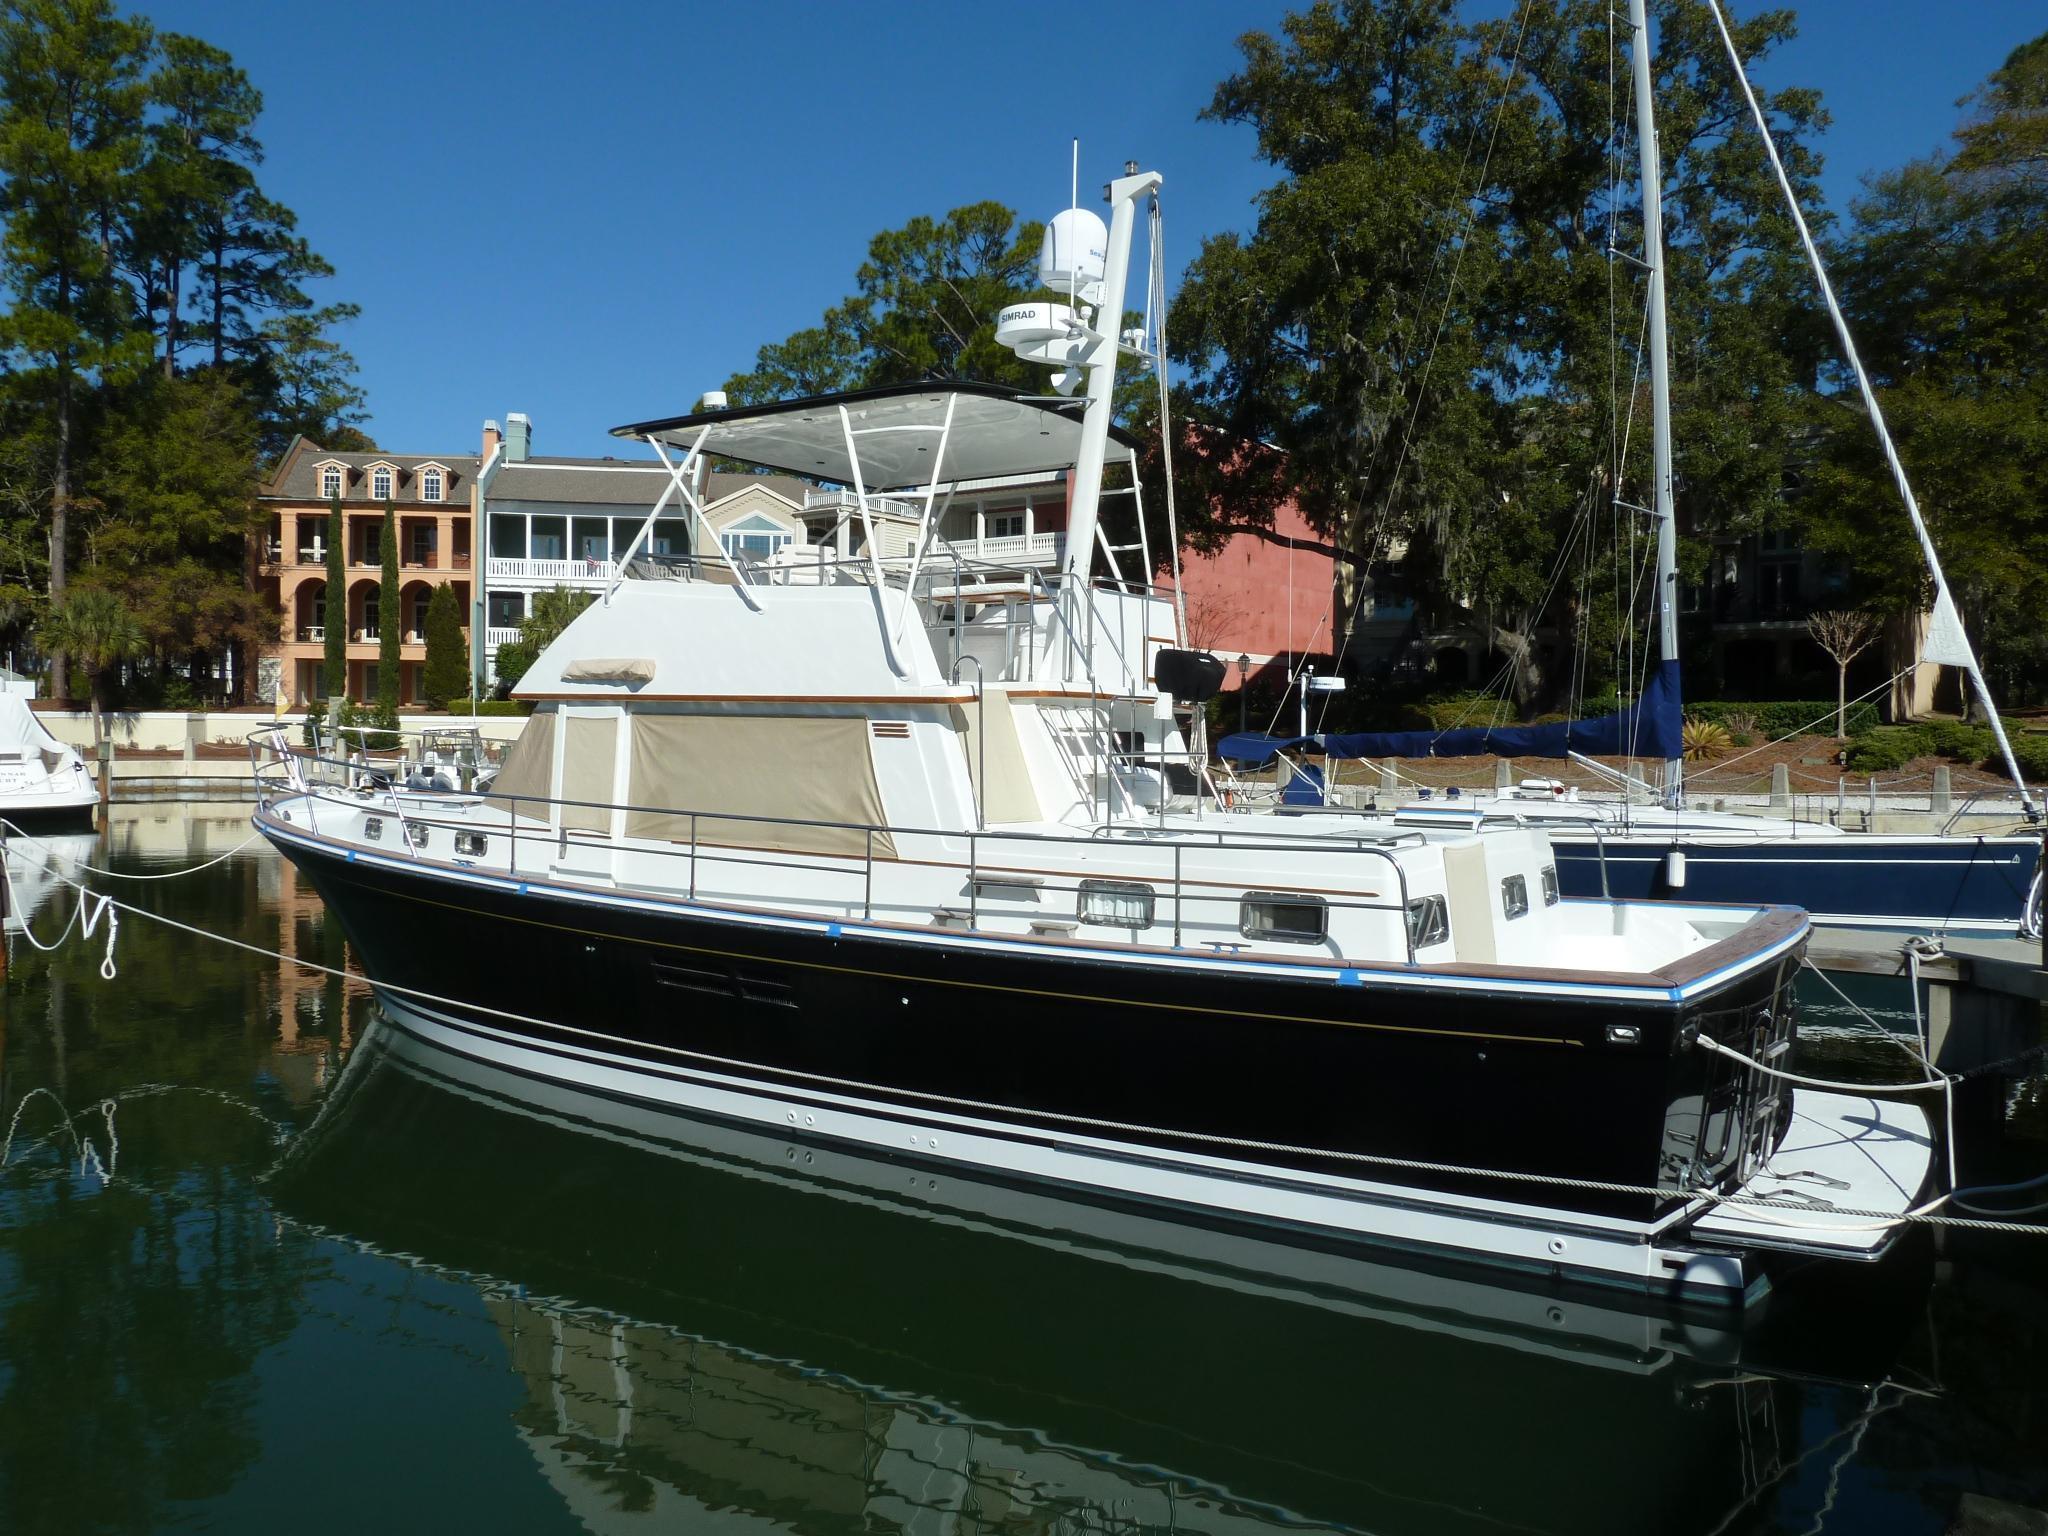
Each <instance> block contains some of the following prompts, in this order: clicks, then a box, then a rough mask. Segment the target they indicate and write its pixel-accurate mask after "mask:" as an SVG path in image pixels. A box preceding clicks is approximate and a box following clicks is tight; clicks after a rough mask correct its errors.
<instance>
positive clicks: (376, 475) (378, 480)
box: [370, 464, 391, 501]
mask: <svg viewBox="0 0 2048 1536" xmlns="http://www.w3.org/2000/svg"><path fill="white" fill-rule="evenodd" d="M370 499H371V500H372V501H389V500H390V499H391V466H390V465H388V464H379V465H378V466H377V467H376V468H375V469H373V470H371V471H370Z"/></svg>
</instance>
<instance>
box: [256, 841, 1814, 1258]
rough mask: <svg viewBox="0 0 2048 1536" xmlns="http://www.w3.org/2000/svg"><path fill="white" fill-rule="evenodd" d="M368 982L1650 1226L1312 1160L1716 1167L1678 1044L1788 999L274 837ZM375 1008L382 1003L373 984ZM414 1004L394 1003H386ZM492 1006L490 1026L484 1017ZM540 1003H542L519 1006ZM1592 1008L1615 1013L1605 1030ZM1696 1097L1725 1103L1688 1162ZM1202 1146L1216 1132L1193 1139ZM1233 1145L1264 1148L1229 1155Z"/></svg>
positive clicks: (1039, 1135) (719, 1057)
mask: <svg viewBox="0 0 2048 1536" xmlns="http://www.w3.org/2000/svg"><path fill="white" fill-rule="evenodd" d="M276 840H277V841H278V842H279V844H280V845H281V847H282V848H283V851H284V852H285V853H286V854H287V855H288V856H289V857H291V858H292V859H293V860H294V861H295V862H296V863H297V864H298V865H299V866H300V867H301V868H302V869H304V870H305V872H306V873H307V875H308V876H309V877H310V878H311V880H312V881H313V883H314V885H315V886H316V887H317V888H318V890H319V891H320V894H321V896H322V897H323V898H324V899H325V901H326V902H327V904H328V905H329V907H330V908H331V909H332V910H333V911H334V912H335V913H336V914H337V915H338V917H339V918H340V920H341V922H342V924H343V925H344V927H345V928H346V929H347V931H348V934H349V937H350V939H351V940H352V941H353V942H354V944H355V945H356V946H357V949H358V951H359V952H360V954H361V956H362V958H363V961H364V964H365V966H366V968H367V970H368V971H369V973H370V974H371V976H372V977H373V978H374V979H375V980H376V981H377V982H378V983H380V984H383V985H385V986H387V987H390V988H393V989H410V991H411V992H412V993H416V994H425V995H426V996H427V997H428V998H433V999H444V1000H445V999H460V1000H461V1001H460V1002H459V1003H450V1002H445V1001H444V1002H437V1003H435V1004H434V1005H433V1006H434V1007H435V1008H436V1009H437V1010H438V1011H439V1012H440V1013H441V1014H443V1015H444V1016H448V1017H452V1018H454V1019H456V1020H458V1021H461V1022H463V1023H466V1024H470V1025H473V1026H474V1027H476V1028H477V1029H479V1030H480V1031H483V1032H486V1033H491V1034H507V1033H509V1034H511V1035H514V1036H516V1037H518V1038H519V1039H521V1040H522V1041H524V1042H525V1043H527V1044H528V1045H530V1046H533V1047H535V1048H538V1049H541V1050H552V1051H557V1052H560V1053H563V1054H564V1055H565V1056H566V1055H567V1054H569V1053H572V1052H576V1051H586V1052H587V1051H589V1050H591V1049H593V1048H595V1049H599V1050H602V1051H604V1052H605V1053H607V1054H608V1055H610V1056H613V1057H616V1058H623V1059H625V1060H626V1061H628V1062H631V1061H641V1062H645V1063H647V1064H649V1066H650V1067H654V1066H659V1067H661V1068H664V1069H674V1068H677V1067H683V1068H696V1069H700V1070H704V1071H712V1072H718V1073H722V1074H725V1075H726V1076H728V1077H734V1076H737V1077H743V1078H745V1079H747V1080H749V1081H752V1082H754V1083H757V1084H760V1085H763V1086H765V1087H767V1088H768V1089H770V1090H771V1091H773V1092H774V1093H775V1094H776V1095H777V1096H778V1098H780V1099H782V1100H786V1101H788V1102H791V1103H800V1102H804V1101H806V1100H808V1099H816V1098H818V1097H820V1096H828V1095H830V1094H831V1093H832V1092H833V1091H835V1090H844V1089H845V1088H846V1085H849V1084H855V1085H862V1086H861V1087H860V1089H859V1092H860V1093H861V1096H862V1097H863V1098H865V1099H867V1100H869V1101H873V1102H883V1103H887V1104H890V1105H892V1106H895V1107H896V1109H897V1110H898V1111H899V1112H900V1113H901V1115H902V1116H903V1117H904V1118H906V1119H908V1120H910V1121H912V1122H913V1123H916V1122H919V1121H920V1120H923V1121H928V1122H931V1123H934V1124H936V1123H937V1122H938V1121H940V1120H942V1119H943V1118H944V1117H945V1116H946V1115H948V1114H963V1113H964V1114H968V1115H972V1116H974V1117H975V1118H976V1119H977V1120H978V1121H979V1122H981V1123H982V1124H984V1125H987V1126H994V1127H997V1128H999V1129H1000V1131H1001V1132H1002V1133H1003V1134H1008V1135H1012V1136H1015V1137H1017V1138H1019V1139H1020V1140H1025V1141H1038V1142H1044V1141H1046V1140H1048V1139H1049V1138H1052V1137H1054V1136H1057V1135H1061V1134H1065V1135H1075V1134H1096V1135H1108V1136H1113V1137H1114V1138H1115V1139H1116V1140H1117V1141H1118V1142H1120V1143H1125V1144H1136V1145H1140V1146H1146V1147H1156V1148H1158V1149H1161V1150H1162V1151H1165V1152H1171V1153H1174V1154H1178V1155H1185V1154H1188V1153H1190V1152H1194V1153H1205V1154H1209V1155H1213V1156H1218V1157H1245V1158H1250V1159H1252V1160H1254V1161H1256V1162H1258V1163H1259V1164H1261V1165H1266V1166H1271V1167H1274V1168H1278V1169H1301V1170H1307V1171H1311V1172H1314V1173H1316V1174H1321V1175H1329V1174H1333V1173H1334V1174H1340V1175H1343V1176H1346V1177H1350V1178H1356V1179H1370V1180H1378V1181H1383V1182H1393V1183H1398V1184H1402V1185H1412V1186H1419V1187H1424V1188H1430V1189H1436V1190H1443V1191H1447V1192H1452V1193H1458V1194H1464V1195H1476V1196H1481V1197H1484V1198H1488V1199H1492V1200H1506V1201H1514V1202H1518V1203H1524V1204H1529V1205H1541V1206H1552V1207H1557V1208H1562V1209H1569V1210H1573V1211H1582V1212H1594V1213H1601V1214H1607V1215H1614V1216H1623V1217H1628V1218H1631V1219H1636V1220H1643V1219H1649V1218H1650V1217H1652V1216H1653V1215H1654V1214H1656V1212H1657V1211H1659V1210H1661V1209H1663V1208H1664V1207H1666V1206H1667V1205H1670V1204H1672V1203H1674V1201H1673V1200H1669V1199H1659V1200H1652V1199H1650V1198H1649V1197H1647V1196H1628V1195H1621V1194H1612V1193H1607V1194H1603V1193H1599V1192H1589V1191H1576V1190H1563V1189H1560V1188H1558V1187H1557V1186H1554V1185H1546V1184H1542V1183H1532V1182H1519V1181H1518V1182H1507V1181H1502V1180H1499V1179H1489V1178H1474V1177H1470V1176H1461V1175H1456V1174H1450V1173H1444V1172H1441V1171H1432V1170H1424V1169H1416V1168H1403V1167H1399V1166H1392V1165H1388V1164H1382V1163H1372V1162H1365V1161H1359V1160H1357V1159H1356V1158H1346V1157H1342V1156H1332V1155H1330V1154H1362V1155H1365V1156H1367V1157H1376V1158H1385V1159H1401V1160H1411V1161H1417V1162H1430V1163H1443V1164H1449V1165H1453V1166H1454V1167H1456V1168H1481V1169H1507V1170H1517V1171H1520V1172H1524V1173H1529V1174H1539V1175H1545V1176H1552V1177H1559V1178H1569V1179H1583V1180H1599V1181H1606V1182H1612V1183H1620V1184H1628V1185H1632V1186H1638V1187H1657V1188H1662V1189H1668V1190H1673V1191H1674V1194H1675V1191H1676V1189H1677V1188H1678V1187H1680V1184H1679V1181H1681V1180H1682V1181H1683V1184H1684V1186H1685V1187H1697V1185H1698V1184H1700V1183H1722V1182H1726V1181H1727V1180H1728V1178H1729V1177H1730V1176H1731V1175H1732V1174H1733V1172H1734V1170H1735V1166H1736V1164H1737V1162H1738V1161H1739V1159H1740V1157H1741V1153H1742V1146H1741V1136H1740V1134H1738V1133H1734V1132H1733V1131H1732V1128H1734V1127H1739V1126H1740V1125H1741V1123H1742V1122H1743V1120H1744V1118H1745V1116H1747V1115H1748V1112H1749V1111H1750V1109H1751V1108H1752V1106H1751V1105H1750V1104H1749V1103H1748V1102H1747V1099H1746V1098H1745V1095H1747V1094H1748V1093H1749V1092H1750V1088H1749V1085H1748V1083H1747V1080H1746V1078H1743V1079H1740V1080H1738V1079H1737V1078H1736V1077H1735V1076H1734V1075H1732V1074H1731V1073H1730V1072H1729V1070H1728V1068H1727V1067H1726V1066H1725V1065H1724V1064H1723V1063H1722V1062H1721V1060H1720V1059H1719V1058H1716V1057H1712V1056H1710V1055H1708V1054H1707V1053H1705V1052H1702V1051H1699V1050H1696V1049H1688V1048H1685V1047H1683V1046H1682V1045H1681V1044H1680V1043H1679V1042H1680V1039H1681V1032H1682V1031H1683V1030H1684V1029H1685V1027H1686V1026H1688V1025H1700V1026H1702V1027H1704V1028H1705V1029H1706V1030H1707V1031H1708V1032H1710V1033H1712V1034H1713V1035H1715V1036H1716V1037H1717V1038H1721V1039H1724V1040H1729V1041H1731V1042H1738V1043H1739V1042H1741V1041H1743V1040H1746V1039H1748V1038H1750V1036H1751V1034H1752V1033H1753V1031H1754V1030H1755V1029H1757V1028H1759V1027H1762V1028H1769V1027H1771V1020H1772V1019H1773V1018H1775V1019H1777V1020H1778V1021H1779V1022H1780V1027H1782V1020H1783V1018H1784V1017H1785V1015H1784V1011H1783V1010H1784V1009H1785V1008H1787V1007H1789V981H1790V969H1791V965H1792V964H1793V963H1794V960H1793V954H1796V952H1793V954H1788V955H1786V956H1784V957H1781V958H1780V959H1779V960H1778V961H1776V962H1775V963H1765V964H1759V965H1753V966H1749V967H1746V968H1744V967H1736V968H1732V969H1731V973H1730V974H1729V976H1728V978H1727V979H1726V980H1725V981H1724V982H1720V983H1717V984H1713V985H1710V986H1708V987H1706V988H1705V989H1704V990H1701V991H1698V992H1695V993H1692V994H1689V995H1687V996H1686V997H1685V998H1684V999H1683V1000H1682V1001H1680V1000H1677V999H1675V998H1653V1000H1649V1001H1644V1000H1641V999H1639V998H1638V999H1633V1000H1626V1001H1617V1000H1613V999H1609V998H1604V997H1602V996H1601V995H1600V991H1599V989H1598V988H1597V987H1588V988H1586V989H1584V990H1583V991H1581V992H1580V993H1578V994H1575V995H1568V996H1551V997H1544V996H1526V995H1517V994H1516V993H1515V991H1514V990H1513V989H1512V988H1511V987H1509V986H1508V985H1507V984H1506V983H1502V984H1501V985H1500V987H1499V990H1496V991H1489V992H1485V993H1473V992H1467V993H1462V994H1457V995H1452V994H1449V993H1447V992H1444V991H1441V990H1434V989H1425V988H1418V987H1415V986H1413V985H1407V986H1402V985H1398V984H1394V983H1392V982H1376V981H1375V980H1374V979H1373V976H1372V973H1371V972H1360V973H1347V975H1352V974H1355V975H1356V976H1357V977H1358V981H1357V984H1355V985H1332V984H1331V983H1330V982H1329V981H1328V980H1327V979H1321V980H1306V979H1295V978H1291V977H1289V976H1288V975H1286V974H1285V969H1284V968H1283V967H1278V966H1275V967H1262V968H1261V974H1258V975H1247V974H1244V973H1242V972H1229V971H1223V970H1221V969H1209V970H1203V969H1199V968H1196V967H1194V966H1189V967H1185V968H1182V967H1175V968H1173V969H1165V968H1143V967H1138V966H1134V965H1132V964H1131V963H1130V962H1129V961H1127V960H1124V959H1121V958H1118V957H1116V956H1113V955H1109V956H1104V957H1102V958H1093V957H1085V956H1077V955H1075V954H1073V953H1072V952H1071V951H1069V952H1064V953H1060V952H1046V953H1023V954H1019V953H1015V952H1014V951H1013V952H1003V951H996V950H988V949H980V950H977V949H976V948H975V947H973V946H969V945H965V944H960V945H954V944H932V943H929V942H916V941H915V939H914V938H913V936H911V935H908V934H906V935H904V936H903V937H900V938H898V937H891V936H888V935H878V934H874V933H872V932H869V931H861V932H835V933H832V934H830V935H828V934H825V933H821V932H819V931H817V929H816V928H815V927H812V928H804V927H797V926H787V927H776V926H771V925H764V924H761V923H758V922H749V921H743V920H735V919H734V918H732V917H730V916H720V915H719V914H718V913H717V912H715V911H714V910H713V909H709V908H705V907H701V906H693V905H690V904H688V903H684V902H672V903H662V904H659V905H658V906H655V907H653V909H650V908H649V907H643V906H640V905H637V904H636V905H632V906H628V905H625V904H622V903H618V902H609V901H605V900H603V899H602V898H601V897H600V898H597V899H591V898H586V897H579V896H578V895H576V894H575V893H573V892H572V891H569V890H566V889H564V888H562V887H544V886H540V885H534V884H528V885H526V886H520V887H514V886H511V885H509V884H507V883H504V882H495V881H494V882H487V883H486V882H466V881H457V880H454V879H451V878H449V877H448V874H447V873H436V872H435V871H434V869H433V867H432V866H431V865H428V864H425V863H418V864H415V863H410V862H408V863H406V864H402V865H401V864H396V863H385V862H382V861H376V860H369V859H354V858H351V857H350V856H349V855H348V854H347V853H346V852H345V851H337V850H335V849H334V848H332V847H331V846H327V845H320V844H316V843H313V842H311V841H302V840H300V839H299V838H295V837H278V838H277V839H276ZM400 995H401V996H402V997H404V996H405V994H404V993H401V994H400ZM406 1000H407V1001H412V1000H413V999H411V998H406ZM507 1015H513V1016H517V1017H516V1018H508V1017H506V1016H507ZM533 1021H545V1022H533ZM1615 1026H1623V1027H1625V1028H1629V1029H1633V1030H1635V1031H1636V1042H1635V1043H1634V1044H1616V1043H1612V1041H1611V1040H1610V1035H1609V1031H1610V1029H1611V1028H1613V1027H1615ZM1702 1102H1706V1103H1708V1105H1709V1110H1710V1115H1711V1112H1712V1111H1713V1110H1714V1109H1715V1108H1724V1109H1726V1110H1727V1111H1729V1112H1730V1113H1728V1114H1724V1115H1722V1116H1721V1117H1720V1118H1719V1120H1718V1121H1716V1122H1715V1123H1716V1125H1717V1126H1718V1127H1724V1128H1731V1129H1717V1130H1716V1132H1715V1136H1716V1138H1717V1144H1716V1145H1714V1146H1710V1147H1708V1148H1707V1149H1706V1150H1705V1151H1704V1152H1702V1151H1701V1150H1700V1149H1699V1148H1698V1147H1697V1146H1696V1145H1695V1141H1696V1134H1695V1127H1696V1126H1697V1125H1698V1124H1699V1121H1700V1118H1701V1110H1700V1106H1701V1104H1702ZM1203 1138H1217V1139H1218V1140H1215V1141H1205V1140H1204V1139H1203ZM1241 1143H1263V1144H1267V1145H1264V1146H1261V1147H1257V1148H1253V1149H1249V1150H1247V1149H1245V1148H1243V1147H1242V1146H1240V1145H1237V1144H1241Z"/></svg>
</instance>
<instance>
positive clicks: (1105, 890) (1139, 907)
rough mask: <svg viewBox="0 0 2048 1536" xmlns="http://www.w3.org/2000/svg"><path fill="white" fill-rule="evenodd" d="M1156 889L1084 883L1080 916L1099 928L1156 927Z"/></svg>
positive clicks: (1119, 883)
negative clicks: (1153, 924)
mask: <svg viewBox="0 0 2048 1536" xmlns="http://www.w3.org/2000/svg"><path fill="white" fill-rule="evenodd" d="M1152 900H1153V897H1152V887H1151V886H1149V885H1141V884H1139V883H1138V882H1137V881H1134V880H1083V881H1082V882H1081V902H1080V911H1079V913H1078V916H1079V917H1080V919H1081V921H1082V922H1084V923H1090V924H1093V925H1094V926H1095V927H1098V928H1128V929H1130V930H1131V931H1132V932H1133V933H1136V932H1137V931H1139V930H1140V929H1144V928H1150V927H1151V926H1152Z"/></svg>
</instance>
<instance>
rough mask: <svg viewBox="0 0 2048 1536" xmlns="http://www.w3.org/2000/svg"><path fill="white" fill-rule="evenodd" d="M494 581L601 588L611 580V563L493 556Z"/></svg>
mask: <svg viewBox="0 0 2048 1536" xmlns="http://www.w3.org/2000/svg"><path fill="white" fill-rule="evenodd" d="M488 569H489V573H490V578H491V579H492V580H493V581H555V582H561V583H563V584H564V585H567V586H591V587H601V586H603V585H604V584H605V583H606V582H608V581H610V580H611V579H612V569H613V567H612V562H611V561H609V560H516V559H513V558H511V557H509V556H505V555H493V556H491V563H490V566H489V568H488Z"/></svg>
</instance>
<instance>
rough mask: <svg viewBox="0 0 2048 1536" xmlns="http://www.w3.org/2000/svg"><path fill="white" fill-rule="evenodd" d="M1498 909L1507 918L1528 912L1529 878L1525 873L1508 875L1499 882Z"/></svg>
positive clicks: (1511, 918) (1524, 915)
mask: <svg viewBox="0 0 2048 1536" xmlns="http://www.w3.org/2000/svg"><path fill="white" fill-rule="evenodd" d="M1500 909H1501V912H1502V913H1503V914H1504V915H1505V916H1506V917H1507V918H1508V919H1509V920H1511V921H1512V920H1513V919H1515V918H1518V917H1526V916H1528V914H1529V880H1528V877H1527V876H1526V875H1509V876H1508V877H1507V879H1505V880H1503V881H1501V883H1500Z"/></svg>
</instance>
